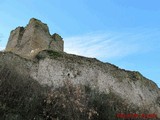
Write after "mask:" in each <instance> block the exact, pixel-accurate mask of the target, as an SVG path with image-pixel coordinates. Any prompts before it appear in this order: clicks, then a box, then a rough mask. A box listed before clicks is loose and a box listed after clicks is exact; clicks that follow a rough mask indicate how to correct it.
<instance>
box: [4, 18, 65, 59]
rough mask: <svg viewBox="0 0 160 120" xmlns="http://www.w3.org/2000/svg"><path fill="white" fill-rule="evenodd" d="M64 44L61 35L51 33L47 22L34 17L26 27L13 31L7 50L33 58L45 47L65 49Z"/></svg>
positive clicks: (58, 49) (57, 49)
mask: <svg viewBox="0 0 160 120" xmlns="http://www.w3.org/2000/svg"><path fill="white" fill-rule="evenodd" d="M63 44H64V42H63V40H62V38H61V36H60V35H58V34H56V33H55V34H53V35H51V34H50V33H49V29H48V26H47V24H44V23H42V22H41V21H40V20H37V19H35V18H32V19H31V20H30V21H29V24H28V25H27V26H26V27H17V28H16V29H15V30H12V31H11V33H10V37H9V40H8V43H7V47H6V49H5V51H11V52H13V53H16V54H19V55H21V56H23V57H27V58H31V57H33V56H34V55H35V54H36V53H38V52H39V51H41V50H44V49H51V50H56V51H63Z"/></svg>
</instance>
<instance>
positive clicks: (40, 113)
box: [0, 19, 160, 120]
mask: <svg viewBox="0 0 160 120" xmlns="http://www.w3.org/2000/svg"><path fill="white" fill-rule="evenodd" d="M28 58H32V59H28ZM66 83H67V84H66ZM119 113H126V114H130V113H133V114H139V115H143V114H146V115H149V114H151V115H152V114H154V115H156V116H157V118H154V120H158V119H160V114H159V113H160V89H159V88H158V86H157V85H156V84H155V83H154V82H153V81H151V80H149V79H147V78H145V77H143V76H142V75H141V74H140V73H139V72H136V71H127V70H124V69H120V68H118V67H117V66H115V65H112V64H110V63H103V62H101V61H98V60H97V59H95V58H86V57H83V56H77V55H72V54H67V53H65V52H63V40H62V38H61V37H60V36H59V35H58V34H53V35H50V33H49V30H48V27H47V25H46V24H43V23H42V22H40V21H39V20H36V19H31V20H30V22H29V24H28V25H27V26H26V27H25V28H23V27H18V28H16V29H15V30H14V31H12V32H11V35H10V38H9V41H8V44H7V47H6V50H5V51H4V52H0V119H2V120H3V119H4V120H22V119H23V120H28V119H31V120H32V119H34V120H51V119H52V120H54V119H59V120H70V119H72V120H87V119H90V120H91V119H92V120H106V119H107V120H121V119H122V118H117V117H116V114H119ZM143 117H144V116H143ZM132 118H133V117H132ZM143 119H146V118H142V117H140V116H139V117H138V118H137V120H143ZM147 119H148V118H147ZM151 119H152V118H151ZM148 120H150V119H148Z"/></svg>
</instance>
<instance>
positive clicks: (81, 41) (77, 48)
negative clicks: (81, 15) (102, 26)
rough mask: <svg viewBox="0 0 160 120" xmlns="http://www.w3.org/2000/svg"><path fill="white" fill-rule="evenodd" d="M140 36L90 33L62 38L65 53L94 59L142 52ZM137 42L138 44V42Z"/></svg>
mask: <svg viewBox="0 0 160 120" xmlns="http://www.w3.org/2000/svg"><path fill="white" fill-rule="evenodd" d="M141 38H142V35H138V34H136V35H134V34H126V33H120V34H118V33H114V34H111V33H110V34H106V33H98V34H95V33H92V34H87V35H82V36H73V37H68V38H64V40H65V47H64V50H65V52H68V53H72V54H77V55H83V56H88V57H96V58H105V59H106V58H114V57H124V56H126V55H129V54H133V53H136V52H139V51H143V46H142V44H141V42H140V39H141ZM138 41H139V42H138Z"/></svg>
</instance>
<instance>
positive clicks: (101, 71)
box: [0, 50, 160, 117]
mask: <svg viewBox="0 0 160 120" xmlns="http://www.w3.org/2000/svg"><path fill="white" fill-rule="evenodd" d="M0 65H1V66H3V67H1V68H4V66H6V65H7V66H10V67H11V68H14V72H16V73H18V74H19V75H22V76H28V77H27V78H30V79H32V80H33V81H36V82H38V83H39V84H40V85H41V86H48V88H52V90H53V89H57V88H60V87H63V86H64V82H65V81H66V80H69V81H70V82H71V83H72V84H73V85H74V86H77V85H83V86H88V87H89V88H90V89H91V90H92V91H98V92H99V93H103V94H105V95H110V94H111V93H112V94H114V95H116V99H118V100H122V101H123V102H122V101H121V103H123V104H124V103H125V104H126V106H125V107H124V106H123V107H122V108H121V107H119V108H116V109H120V111H121V112H122V113H124V112H126V111H128V112H129V113H130V112H132V113H134V112H135V111H136V113H137V114H143V113H144V111H145V112H146V111H147V112H146V113H148V114H149V113H150V114H153V113H154V114H156V115H157V116H158V117H160V116H159V113H160V104H159V102H160V101H159V100H160V99H159V98H160V91H159V88H158V87H157V85H156V84H155V83H154V82H153V81H151V80H148V79H147V78H145V77H143V76H142V75H141V74H140V73H138V72H134V71H126V70H123V69H120V68H118V67H116V66H114V65H112V64H109V63H102V62H100V61H98V60H96V59H91V58H85V57H81V56H76V55H70V54H66V53H63V52H56V51H51V50H44V51H41V52H40V53H39V54H38V55H36V57H35V58H34V59H32V60H28V59H24V58H21V57H20V56H18V55H14V54H13V53H8V52H5V53H1V54H0ZM1 72H2V69H1ZM6 74H9V73H7V72H6ZM1 77H3V76H1ZM112 97H113V96H112ZM112 97H111V98H110V102H114V99H115V98H114V99H113V100H112ZM103 98H105V97H103ZM103 98H99V99H102V100H103ZM103 102H105V99H104V101H103ZM116 103H117V102H116ZM107 104H108V103H107ZM103 107H104V108H105V105H103ZM106 107H107V106H106ZM115 107H116V106H115ZM107 109H108V108H107ZM122 109H123V110H122ZM132 109H134V110H135V111H132ZM115 111H116V110H115ZM140 111H141V112H140ZM116 113H117V112H115V113H114V114H116ZM112 114H113V113H112ZM101 117H102V116H101Z"/></svg>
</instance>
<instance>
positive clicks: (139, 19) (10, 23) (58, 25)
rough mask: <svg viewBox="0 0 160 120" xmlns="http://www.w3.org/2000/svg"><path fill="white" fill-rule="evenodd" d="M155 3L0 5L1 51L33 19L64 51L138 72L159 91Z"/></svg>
mask: <svg viewBox="0 0 160 120" xmlns="http://www.w3.org/2000/svg"><path fill="white" fill-rule="evenodd" d="M159 5H160V1H159V0H94V1H93V0H47V1H46V0H23V2H22V1H21V0H12V1H11V0H1V1H0V49H4V48H5V46H6V44H7V41H8V37H9V33H10V31H11V30H13V29H15V28H16V27H17V26H25V25H26V24H27V23H28V21H29V19H30V18H32V17H34V18H37V19H40V20H41V21H43V22H44V23H47V24H48V26H49V29H50V33H51V34H53V33H55V32H56V33H59V34H60V35H61V36H62V37H63V39H64V42H65V51H66V52H68V53H74V54H78V55H84V56H88V57H95V58H98V59H99V60H101V61H103V62H110V63H112V64H115V65H117V66H119V67H120V68H124V69H127V70H134V71H139V72H141V73H142V74H143V75H144V76H145V77H147V78H149V79H151V80H153V81H154V82H156V83H157V85H158V86H159V87H160V62H159V61H160V55H159V53H160V7H159Z"/></svg>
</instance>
